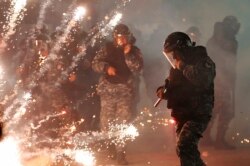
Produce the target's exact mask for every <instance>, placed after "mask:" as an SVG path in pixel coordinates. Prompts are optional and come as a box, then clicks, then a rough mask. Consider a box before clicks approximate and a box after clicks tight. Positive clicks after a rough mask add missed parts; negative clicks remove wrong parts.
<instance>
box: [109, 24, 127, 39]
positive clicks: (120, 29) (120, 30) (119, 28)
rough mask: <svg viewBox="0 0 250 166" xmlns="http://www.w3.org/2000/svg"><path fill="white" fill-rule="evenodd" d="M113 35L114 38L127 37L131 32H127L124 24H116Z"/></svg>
mask: <svg viewBox="0 0 250 166" xmlns="http://www.w3.org/2000/svg"><path fill="white" fill-rule="evenodd" d="M113 35H114V36H119V35H125V36H129V35H131V32H130V30H129V28H128V26H127V25H125V24H118V25H116V26H115V28H114V31H113Z"/></svg>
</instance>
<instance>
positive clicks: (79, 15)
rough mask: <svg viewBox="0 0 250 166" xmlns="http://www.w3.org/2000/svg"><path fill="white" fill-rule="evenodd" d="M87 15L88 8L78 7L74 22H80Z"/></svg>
mask: <svg viewBox="0 0 250 166" xmlns="http://www.w3.org/2000/svg"><path fill="white" fill-rule="evenodd" d="M85 14H86V8H84V7H81V6H79V7H77V8H76V10H75V13H74V20H76V21H78V20H80V19H81V18H82V17H83V16H84V15H85Z"/></svg>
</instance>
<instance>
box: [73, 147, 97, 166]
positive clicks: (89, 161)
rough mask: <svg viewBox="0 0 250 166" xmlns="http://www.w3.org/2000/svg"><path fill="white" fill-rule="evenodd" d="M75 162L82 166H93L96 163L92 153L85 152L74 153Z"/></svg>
mask: <svg viewBox="0 0 250 166" xmlns="http://www.w3.org/2000/svg"><path fill="white" fill-rule="evenodd" d="M74 158H75V161H76V162H78V163H81V164H83V165H84V166H93V165H95V163H96V160H95V157H94V156H93V153H91V152H90V151H86V150H77V151H75V156H74Z"/></svg>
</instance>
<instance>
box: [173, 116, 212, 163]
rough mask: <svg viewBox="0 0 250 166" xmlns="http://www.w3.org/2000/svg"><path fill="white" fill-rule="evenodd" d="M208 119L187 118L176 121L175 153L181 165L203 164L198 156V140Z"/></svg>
mask: <svg viewBox="0 0 250 166" xmlns="http://www.w3.org/2000/svg"><path fill="white" fill-rule="evenodd" d="M208 122H209V121H205V122H197V121H193V120H189V121H186V122H178V123H177V129H176V133H177V147H176V151H177V155H178V157H179V158H180V163H181V166H205V164H204V162H203V161H202V159H201V157H200V152H199V150H198V142H199V140H200V138H201V137H202V133H203V132H204V131H205V129H206V128H207V125H208Z"/></svg>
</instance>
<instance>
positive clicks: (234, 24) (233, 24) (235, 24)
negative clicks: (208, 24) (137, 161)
mask: <svg viewBox="0 0 250 166" xmlns="http://www.w3.org/2000/svg"><path fill="white" fill-rule="evenodd" d="M222 23H223V24H224V26H225V27H226V28H227V29H228V30H230V32H232V33H234V34H237V33H238V31H239V29H240V23H239V21H238V19H237V18H236V17H235V16H226V17H225V18H224V19H223V21H222Z"/></svg>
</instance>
